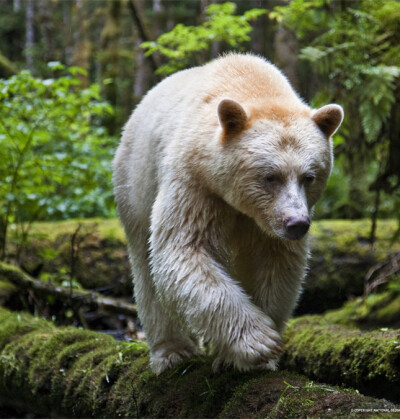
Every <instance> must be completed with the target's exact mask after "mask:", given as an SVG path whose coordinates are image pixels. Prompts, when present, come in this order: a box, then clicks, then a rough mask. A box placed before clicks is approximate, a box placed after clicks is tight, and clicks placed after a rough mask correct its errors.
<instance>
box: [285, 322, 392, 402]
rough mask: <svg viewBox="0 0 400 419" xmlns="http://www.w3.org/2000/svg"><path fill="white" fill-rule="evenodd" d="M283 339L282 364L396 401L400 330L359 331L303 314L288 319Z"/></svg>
mask: <svg viewBox="0 0 400 419" xmlns="http://www.w3.org/2000/svg"><path fill="white" fill-rule="evenodd" d="M285 339H286V345H285V350H284V354H283V356H282V358H281V364H282V366H283V367H285V368H289V369H293V370H295V371H298V372H300V373H303V374H306V375H307V376H308V377H310V378H312V379H321V378H323V380H324V381H326V382H329V383H332V384H345V385H348V386H352V387H354V388H357V389H359V390H360V391H362V392H364V393H366V394H373V395H375V396H379V397H387V398H390V399H392V400H396V401H400V374H399V368H400V344H399V342H400V331H388V330H385V331H374V332H361V331H357V330H350V329H347V328H343V327H341V326H339V325H333V324H331V323H329V321H328V320H327V318H325V317H323V316H304V317H302V318H298V319H294V320H292V321H291V322H290V325H289V327H288V328H287V330H286V332H285Z"/></svg>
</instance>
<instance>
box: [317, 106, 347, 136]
mask: <svg viewBox="0 0 400 419" xmlns="http://www.w3.org/2000/svg"><path fill="white" fill-rule="evenodd" d="M343 117H344V112H343V108H342V107H341V106H340V105H336V104H332V105H326V106H323V107H322V108H319V109H316V110H315V111H314V112H313V114H312V116H311V118H312V120H313V121H314V122H315V123H316V124H317V125H318V128H319V129H320V130H321V131H322V132H323V133H324V134H325V136H326V137H327V138H329V137H331V136H332V135H333V134H334V133H335V132H336V131H337V130H338V128H339V127H340V124H341V123H342V121H343Z"/></svg>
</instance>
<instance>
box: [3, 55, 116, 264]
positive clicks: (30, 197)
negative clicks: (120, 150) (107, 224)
mask: <svg viewBox="0 0 400 419" xmlns="http://www.w3.org/2000/svg"><path fill="white" fill-rule="evenodd" d="M49 66H50V67H51V69H52V70H53V71H54V73H60V72H61V73H63V75H60V76H58V77H54V78H49V79H45V80H42V79H40V78H35V77H33V76H32V75H31V74H30V73H29V72H28V71H22V72H20V73H19V74H17V75H15V76H12V77H11V78H9V79H7V80H0V161H1V164H0V179H1V180H2V182H1V184H0V227H1V232H0V241H1V243H2V245H1V248H0V250H1V253H2V256H3V257H4V253H5V241H6V235H7V227H8V226H9V225H10V223H15V224H16V225H19V226H20V227H21V228H22V230H21V231H22V233H23V235H24V234H25V233H26V226H27V225H29V224H30V223H31V222H32V221H35V220H51V219H63V218H70V217H86V216H94V215H102V216H109V215H111V214H113V211H114V206H113V198H112V187H111V158H112V153H113V150H114V148H115V140H114V139H113V138H110V137H109V136H108V135H107V132H106V130H105V129H104V128H103V127H102V126H101V117H103V116H105V115H106V114H108V113H111V112H112V108H111V107H110V106H109V105H108V104H107V103H105V102H102V101H101V100H100V96H99V86H98V85H92V86H90V87H88V88H86V89H82V87H81V82H80V79H79V75H80V74H81V73H82V72H83V70H82V69H79V68H76V67H72V68H68V69H66V68H65V67H64V66H63V65H61V64H60V63H49ZM24 226H25V227H24ZM0 256H1V255H0Z"/></svg>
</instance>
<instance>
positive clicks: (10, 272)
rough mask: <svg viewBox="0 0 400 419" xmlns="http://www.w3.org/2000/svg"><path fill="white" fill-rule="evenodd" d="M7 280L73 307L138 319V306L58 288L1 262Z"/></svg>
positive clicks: (0, 269)
mask: <svg viewBox="0 0 400 419" xmlns="http://www.w3.org/2000/svg"><path fill="white" fill-rule="evenodd" d="M1 277H4V278H6V279H7V281H8V283H9V284H11V286H14V289H17V290H18V289H24V290H26V289H31V290H33V291H34V292H35V293H37V294H38V295H41V296H52V297H55V298H57V299H61V300H64V301H68V302H69V303H70V304H71V306H78V307H81V306H86V307H89V308H91V309H95V310H99V309H102V310H106V311H109V312H111V313H117V314H125V315H128V316H131V317H133V318H136V317H137V309H136V305H134V304H130V303H127V302H124V301H122V300H118V299H115V298H110V297H103V296H101V295H100V294H98V293H96V292H93V291H85V290H80V291H78V290H76V289H72V290H70V289H69V288H65V287H61V286H57V285H55V284H53V283H52V282H43V281H39V280H37V279H34V278H32V277H31V276H30V275H27V274H26V273H24V272H23V271H21V270H20V269H18V268H16V267H15V266H12V265H9V264H7V263H4V262H0V278H1Z"/></svg>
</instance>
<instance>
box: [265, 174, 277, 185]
mask: <svg viewBox="0 0 400 419" xmlns="http://www.w3.org/2000/svg"><path fill="white" fill-rule="evenodd" d="M265 180H266V182H267V183H273V182H276V181H277V180H278V177H277V176H276V175H267V176H266V177H265Z"/></svg>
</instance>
